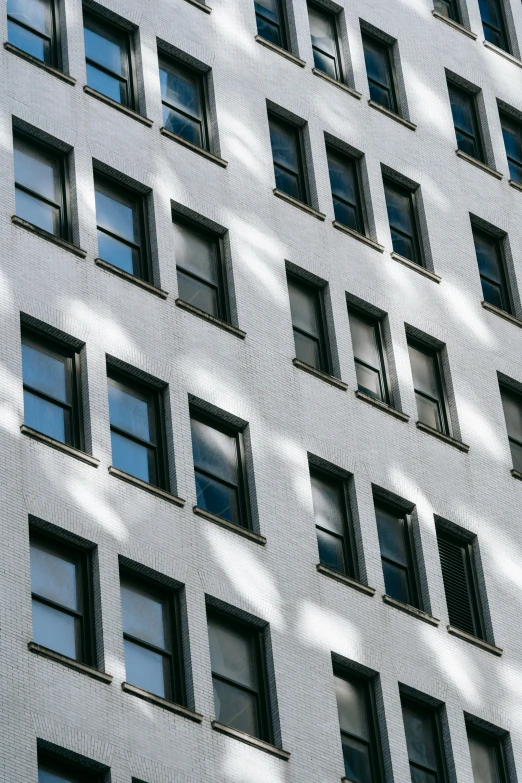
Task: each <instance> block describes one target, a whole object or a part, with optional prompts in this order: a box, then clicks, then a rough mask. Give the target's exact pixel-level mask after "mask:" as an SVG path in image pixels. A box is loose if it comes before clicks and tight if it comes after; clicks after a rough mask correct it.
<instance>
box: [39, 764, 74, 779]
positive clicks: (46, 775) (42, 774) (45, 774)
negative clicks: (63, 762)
mask: <svg viewBox="0 0 522 783" xmlns="http://www.w3.org/2000/svg"><path fill="white" fill-rule="evenodd" d="M38 783H77V780H76V778H72V777H71V776H70V775H69V774H68V773H65V772H64V773H62V772H55V771H54V770H53V771H52V772H51V771H50V770H48V769H43V768H42V767H39V768H38Z"/></svg>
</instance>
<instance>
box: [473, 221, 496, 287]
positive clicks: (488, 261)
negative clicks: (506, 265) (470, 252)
mask: <svg viewBox="0 0 522 783" xmlns="http://www.w3.org/2000/svg"><path fill="white" fill-rule="evenodd" d="M473 241H474V243H475V252H476V254H477V263H478V268H479V272H480V274H481V275H485V277H488V278H489V279H490V280H493V281H494V282H495V283H498V284H499V285H501V284H502V272H501V269H502V266H501V264H502V258H501V254H500V247H499V241H498V239H496V237H493V236H491V234H486V233H485V232H484V231H479V230H478V229H476V228H473Z"/></svg>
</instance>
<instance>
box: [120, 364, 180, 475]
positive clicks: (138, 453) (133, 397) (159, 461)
mask: <svg viewBox="0 0 522 783" xmlns="http://www.w3.org/2000/svg"><path fill="white" fill-rule="evenodd" d="M107 380H108V391H109V416H110V422H111V443H112V464H113V466H114V467H115V468H118V469H119V470H122V471H124V472H125V473H129V474H130V475H131V476H135V477H136V478H139V479H141V480H142V481H146V482H147V483H149V484H154V485H156V486H158V487H162V488H163V489H168V480H167V461H166V454H165V446H164V442H165V439H164V426H163V421H162V420H163V400H162V399H161V392H160V391H159V390H156V389H151V388H150V387H148V386H146V385H145V384H141V383H139V382H138V381H136V380H134V378H132V377H130V376H128V375H124V374H122V373H119V372H117V371H116V370H114V369H112V368H109V370H108V378H107Z"/></svg>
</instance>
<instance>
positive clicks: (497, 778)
mask: <svg viewBox="0 0 522 783" xmlns="http://www.w3.org/2000/svg"><path fill="white" fill-rule="evenodd" d="M466 732H467V735H468V745H469V755H470V757H471V768H472V770H473V781H474V783H508V773H507V764H506V757H505V752H504V741H503V737H501V736H499V735H498V734H493V733H492V732H489V731H486V730H485V729H482V728H479V727H478V726H476V725H475V724H473V723H471V722H470V721H466Z"/></svg>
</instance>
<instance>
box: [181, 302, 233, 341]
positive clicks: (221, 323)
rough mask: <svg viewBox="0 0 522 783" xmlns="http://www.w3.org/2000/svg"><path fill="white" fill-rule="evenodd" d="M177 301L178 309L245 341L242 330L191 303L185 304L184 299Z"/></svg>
mask: <svg viewBox="0 0 522 783" xmlns="http://www.w3.org/2000/svg"><path fill="white" fill-rule="evenodd" d="M175 301H176V305H177V307H181V309H182V310H187V312H189V313H193V314H194V315H197V316H198V318H203V320H204V321H208V322H209V323H211V324H214V325H215V326H218V327H219V328H220V329H223V330H224V331H225V332H230V334H235V336H236V337H239V339H240V340H244V339H245V337H246V332H244V331H243V330H242V329H238V328H237V326H232V324H229V323H227V322H226V321H222V320H221V318H216V317H215V316H214V315H210V313H206V312H205V311H204V310H200V309H199V307H194V305H191V304H190V303H189V302H184V301H183V299H176V300H175Z"/></svg>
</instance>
